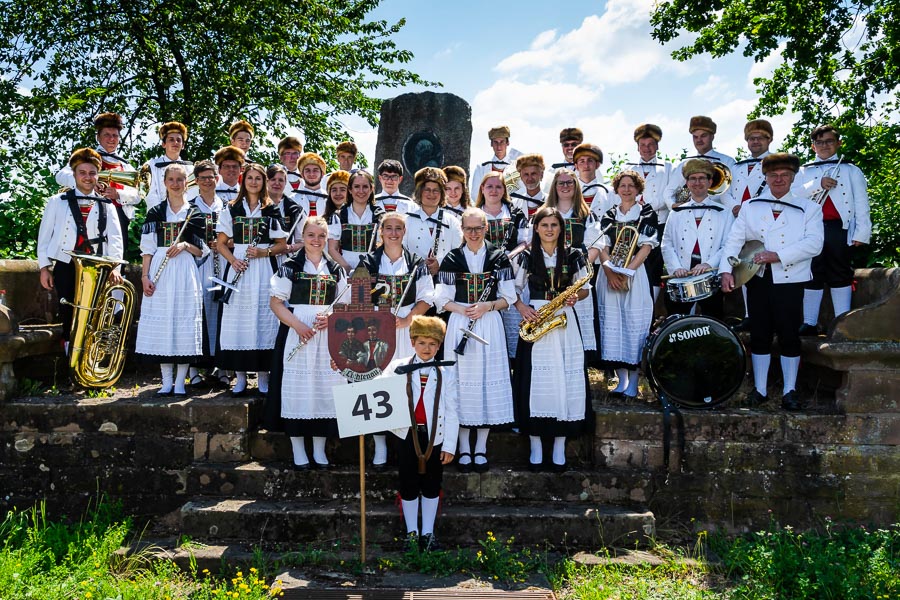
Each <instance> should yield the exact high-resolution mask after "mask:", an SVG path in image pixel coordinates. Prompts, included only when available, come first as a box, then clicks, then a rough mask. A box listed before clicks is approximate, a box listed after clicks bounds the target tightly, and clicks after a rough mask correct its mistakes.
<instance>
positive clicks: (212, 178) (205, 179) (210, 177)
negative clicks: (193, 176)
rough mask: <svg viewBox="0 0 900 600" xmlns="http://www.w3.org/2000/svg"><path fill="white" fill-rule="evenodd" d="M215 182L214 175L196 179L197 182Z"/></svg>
mask: <svg viewBox="0 0 900 600" xmlns="http://www.w3.org/2000/svg"><path fill="white" fill-rule="evenodd" d="M215 180H216V176H215V175H201V176H200V177H198V178H197V181H215Z"/></svg>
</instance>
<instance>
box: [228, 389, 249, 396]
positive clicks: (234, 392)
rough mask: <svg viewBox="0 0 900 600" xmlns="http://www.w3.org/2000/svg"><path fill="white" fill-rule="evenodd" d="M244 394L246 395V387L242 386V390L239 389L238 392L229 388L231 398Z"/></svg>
mask: <svg viewBox="0 0 900 600" xmlns="http://www.w3.org/2000/svg"><path fill="white" fill-rule="evenodd" d="M246 395H247V388H244V389H242V390H241V391H239V392H236V391H234V390H231V397H232V398H243V397H244V396H246Z"/></svg>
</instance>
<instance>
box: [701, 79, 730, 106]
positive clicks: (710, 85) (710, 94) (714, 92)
mask: <svg viewBox="0 0 900 600" xmlns="http://www.w3.org/2000/svg"><path fill="white" fill-rule="evenodd" d="M691 95H692V96H694V97H695V98H703V99H705V100H707V101H708V100H730V99H732V98H734V92H732V91H731V84H730V83H728V82H727V81H725V79H724V78H723V77H721V76H719V75H710V76H709V77H708V78H707V80H706V81H704V82H703V83H701V84H700V85H698V86H697V87H695V88H694V91H693V92H691Z"/></svg>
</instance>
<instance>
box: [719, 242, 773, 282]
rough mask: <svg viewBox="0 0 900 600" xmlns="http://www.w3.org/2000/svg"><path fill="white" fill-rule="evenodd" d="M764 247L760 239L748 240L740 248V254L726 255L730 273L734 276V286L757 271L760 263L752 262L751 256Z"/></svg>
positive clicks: (748, 278)
mask: <svg viewBox="0 0 900 600" xmlns="http://www.w3.org/2000/svg"><path fill="white" fill-rule="evenodd" d="M765 249H766V247H765V245H764V244H763V243H762V242H761V241H759V240H750V241H749V242H747V243H746V244H744V247H743V248H741V252H740V254H738V255H737V256H729V257H728V264H730V265H731V275H732V277H734V287H736V288H738V287H741V286H742V285H744V284H745V283H747V282H748V281H750V278H751V277H753V276H754V275H756V274H757V273H758V272H759V268H760V267H761V266H762V265H758V264H756V263H754V262H753V257H754V256H756V255H757V254H758V253H759V252H761V251H763V250H765Z"/></svg>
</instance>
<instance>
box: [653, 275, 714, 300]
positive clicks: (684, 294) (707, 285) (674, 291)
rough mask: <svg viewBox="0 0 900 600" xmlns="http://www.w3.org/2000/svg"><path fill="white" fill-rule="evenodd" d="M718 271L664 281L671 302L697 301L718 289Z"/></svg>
mask: <svg viewBox="0 0 900 600" xmlns="http://www.w3.org/2000/svg"><path fill="white" fill-rule="evenodd" d="M720 287H721V282H720V279H719V273H718V271H707V272H706V273H700V274H699V275H690V276H688V277H673V278H671V279H669V280H668V281H667V282H666V293H667V294H669V298H670V299H671V300H672V301H673V302H697V301H698V300H705V299H706V298H709V297H710V296H712V295H713V294H715V293H716V292H718V291H719V288H720Z"/></svg>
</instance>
